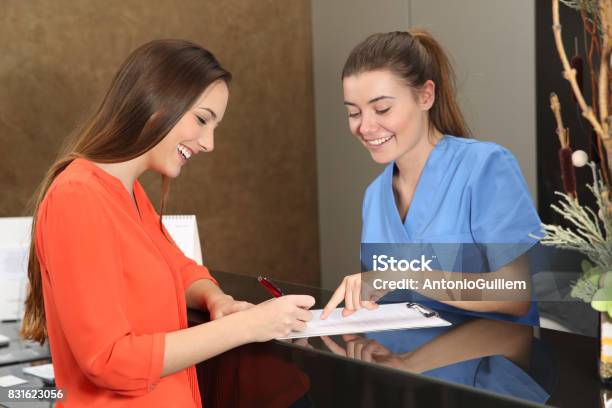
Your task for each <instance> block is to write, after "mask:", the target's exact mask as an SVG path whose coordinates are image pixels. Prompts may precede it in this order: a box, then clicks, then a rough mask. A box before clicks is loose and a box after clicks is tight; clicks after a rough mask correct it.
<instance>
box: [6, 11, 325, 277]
mask: <svg viewBox="0 0 612 408" xmlns="http://www.w3.org/2000/svg"><path fill="white" fill-rule="evenodd" d="M1 8H2V12H0V90H1V92H0V140H1V145H2V148H1V149H0V191H1V196H0V197H1V199H0V216H15V215H22V214H23V208H24V205H25V203H26V202H27V200H28V199H29V198H30V196H31V194H32V192H33V191H34V188H35V186H36V185H37V183H38V182H39V181H40V179H41V178H42V176H43V174H44V172H45V170H46V169H47V167H48V166H49V165H50V163H51V162H52V160H53V159H54V157H55V155H56V152H57V151H58V149H59V147H60V144H61V142H62V140H63V138H64V137H65V136H66V135H67V134H68V133H70V132H71V130H72V129H73V128H74V127H75V126H76V125H77V124H79V123H80V122H81V121H82V120H83V119H84V118H86V117H87V115H88V113H89V112H90V111H91V109H93V108H94V107H95V106H96V105H97V103H98V102H99V100H100V98H101V95H102V93H103V92H104V90H105V89H106V86H107V85H108V83H109V81H110V78H111V77H112V75H113V73H114V71H115V69H116V68H117V67H118V65H119V64H120V62H121V61H122V60H123V59H124V58H125V57H126V56H127V54H128V53H129V52H130V51H131V50H132V49H134V48H135V47H137V46H138V45H140V44H142V43H144V42H147V41H149V40H151V39H154V38H183V39H188V40H192V41H195V42H197V43H200V44H202V45H203V46H205V47H206V48H208V49H210V50H211V51H212V52H213V53H214V54H215V55H216V56H217V57H218V58H219V59H220V61H221V62H222V64H224V65H225V66H226V67H227V68H228V69H229V70H230V71H232V73H233V74H234V77H235V80H234V82H233V83H232V86H231V92H230V103H229V107H228V111H227V113H226V116H225V119H224V122H223V124H222V125H221V126H220V127H219V129H218V131H217V136H216V142H215V152H214V153H212V154H210V155H204V156H199V157H198V158H197V160H196V161H195V162H192V163H189V165H188V166H186V167H185V168H184V169H183V174H182V175H181V176H180V177H179V178H178V179H177V180H176V181H175V182H174V183H173V185H172V187H171V200H170V205H169V210H168V212H169V213H195V214H197V216H198V221H199V226H200V237H201V239H202V241H203V244H204V258H205V263H206V264H208V265H209V266H210V267H211V268H216V269H222V270H226V271H231V272H236V273H243V274H249V275H255V274H258V273H264V274H266V275H269V276H272V277H275V278H277V279H283V280H288V281H293V282H303V283H308V284H318V282H319V249H318V248H319V245H318V226H317V225H318V223H317V189H316V162H315V136H314V112H313V91H312V51H311V27H310V3H309V1H307V0H291V1H286V0H257V1H252V0H229V1H228V0H225V1H204V0H185V1H181V2H175V1H153V2H143V1H140V0H138V1H135V0H132V1H125V0H120V1H118V0H112V1H83V2H80V1H79V2H75V1H69V0H54V1H32V0H28V1H22V0H8V1H7V0H4V1H3V2H2V6H1ZM143 182H144V184H145V187H146V188H147V191H148V192H149V195H150V197H151V199H152V200H153V202H155V203H156V202H157V198H158V191H159V189H158V179H157V177H152V175H147V176H145V177H144V178H143Z"/></svg>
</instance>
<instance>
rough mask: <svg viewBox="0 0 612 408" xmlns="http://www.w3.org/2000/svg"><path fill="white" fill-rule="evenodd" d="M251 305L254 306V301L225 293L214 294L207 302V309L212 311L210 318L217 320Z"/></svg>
mask: <svg viewBox="0 0 612 408" xmlns="http://www.w3.org/2000/svg"><path fill="white" fill-rule="evenodd" d="M251 307H253V304H252V303H249V302H243V301H238V300H234V298H233V297H231V296H230V295H226V294H225V293H221V294H219V295H216V296H214V297H213V298H212V299H210V300H209V301H208V302H207V304H206V309H208V312H209V313H210V320H217V319H220V318H222V317H224V316H228V315H231V314H232V313H236V312H240V311H242V310H247V309H250V308H251Z"/></svg>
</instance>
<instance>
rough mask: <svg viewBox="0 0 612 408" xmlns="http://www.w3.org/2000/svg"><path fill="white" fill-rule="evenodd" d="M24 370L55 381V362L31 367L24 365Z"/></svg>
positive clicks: (46, 379)
mask: <svg viewBox="0 0 612 408" xmlns="http://www.w3.org/2000/svg"><path fill="white" fill-rule="evenodd" d="M23 372H24V373H26V374H30V375H33V376H35V377H38V378H42V379H43V380H45V381H54V380H55V373H54V372H53V364H41V365H37V366H31V367H23Z"/></svg>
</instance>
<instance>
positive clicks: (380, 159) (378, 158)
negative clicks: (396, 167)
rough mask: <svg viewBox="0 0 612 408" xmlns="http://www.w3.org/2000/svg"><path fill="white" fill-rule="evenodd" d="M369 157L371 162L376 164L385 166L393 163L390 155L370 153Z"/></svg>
mask: <svg viewBox="0 0 612 408" xmlns="http://www.w3.org/2000/svg"><path fill="white" fill-rule="evenodd" d="M370 156H372V160H374V161H375V162H376V163H378V164H387V163H390V162H392V161H393V159H394V157H393V156H392V155H390V154H388V153H387V154H385V153H383V152H373V151H370Z"/></svg>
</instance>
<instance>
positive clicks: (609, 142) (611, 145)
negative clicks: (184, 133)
mask: <svg viewBox="0 0 612 408" xmlns="http://www.w3.org/2000/svg"><path fill="white" fill-rule="evenodd" d="M611 1H612V0H600V4H602V3H606V4H607V5H609V4H610V2H611ZM552 4H553V34H554V37H555V44H556V46H557V51H558V52H559V58H560V59H561V64H562V65H563V77H564V78H565V79H566V80H567V81H569V83H570V85H571V87H572V91H573V92H574V96H575V97H576V100H577V102H578V105H579V106H580V109H581V110H582V115H583V116H584V117H585V118H586V119H587V120H588V121H589V123H590V124H591V126H592V127H593V129H594V130H595V133H597V135H598V136H599V137H600V138H601V139H602V141H603V142H604V145H605V146H604V147H605V149H606V153H607V156H608V163H609V165H610V166H612V137H611V136H610V135H609V134H608V131H607V129H606V131H605V132H604V128H603V127H602V124H600V123H599V122H598V120H597V118H596V117H595V114H594V113H593V109H592V108H591V107H590V106H589V105H587V103H586V101H585V100H584V96H583V95H582V92H581V91H580V88H579V87H578V83H577V82H576V70H575V69H573V68H572V67H571V66H570V64H569V61H568V59H567V54H566V52H565V47H564V45H563V40H562V38H561V23H560V22H559V0H552ZM600 7H601V6H600ZM606 7H607V6H606V5H604V6H603V9H604V11H605V12H606V13H607V11H606V10H607V9H606ZM600 10H602V9H601V8H600ZM606 35H607V33H606ZM608 47H609V46H608ZM608 55H609V54H608ZM603 57H604V53H603V50H602V59H603ZM606 67H607V65H606ZM600 80H601V72H600ZM600 90H601V83H600ZM603 94H604V95H606V97H608V92H603ZM600 96H601V95H600ZM606 106H607V104H606ZM600 108H601V107H600ZM600 112H601V109H600ZM606 117H607V116H606ZM606 120H607V119H606Z"/></svg>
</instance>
